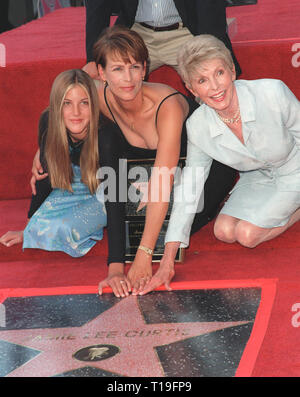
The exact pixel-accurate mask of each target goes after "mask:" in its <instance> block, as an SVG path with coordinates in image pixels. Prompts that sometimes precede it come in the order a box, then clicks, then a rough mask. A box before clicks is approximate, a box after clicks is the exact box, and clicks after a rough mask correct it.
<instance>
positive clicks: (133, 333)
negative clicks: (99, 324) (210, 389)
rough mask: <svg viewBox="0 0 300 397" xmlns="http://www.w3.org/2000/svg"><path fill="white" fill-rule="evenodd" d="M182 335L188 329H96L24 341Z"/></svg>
mask: <svg viewBox="0 0 300 397" xmlns="http://www.w3.org/2000/svg"><path fill="white" fill-rule="evenodd" d="M158 335H160V336H184V337H188V336H189V335H191V332H190V331H189V330H188V329H177V328H170V329H163V330H162V329H150V330H128V331H124V332H123V333H122V332H120V331H114V330H113V331H97V332H96V333H91V332H85V333H84V334H83V335H80V336H79V337H78V336H75V335H72V334H62V335H55V336H53V335H52V336H48V335H35V336H29V338H26V340H25V341H26V342H28V341H66V342H67V341H71V340H75V339H76V340H78V339H114V338H118V337H125V338H147V337H150V336H158Z"/></svg>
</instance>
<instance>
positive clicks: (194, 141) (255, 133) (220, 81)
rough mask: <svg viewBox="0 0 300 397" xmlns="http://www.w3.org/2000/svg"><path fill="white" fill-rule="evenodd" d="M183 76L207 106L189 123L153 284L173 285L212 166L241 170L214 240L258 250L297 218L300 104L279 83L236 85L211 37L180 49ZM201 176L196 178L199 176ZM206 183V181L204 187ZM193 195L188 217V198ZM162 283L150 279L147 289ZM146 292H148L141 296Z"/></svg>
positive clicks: (264, 81)
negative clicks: (169, 281)
mask: <svg viewBox="0 0 300 397" xmlns="http://www.w3.org/2000/svg"><path fill="white" fill-rule="evenodd" d="M178 58H179V59H178V61H179V71H180V74H181V77H182V78H183V80H184V82H185V84H186V86H187V88H188V89H189V90H190V91H191V92H192V93H193V94H194V95H195V96H197V97H199V98H200V100H201V101H202V102H203V104H202V106H200V107H199V108H198V109H197V110H196V111H195V112H194V113H193V114H192V116H191V117H190V118H189V119H188V121H187V133H188V147H187V161H186V169H185V170H184V172H183V175H182V179H181V182H180V184H179V186H177V188H176V189H175V192H176V190H177V191H179V192H180V198H178V197H177V198H176V193H175V197H174V205H173V209H172V214H171V218H170V222H169V227H168V231H167V235H166V247H165V253H164V257H163V259H162V261H161V264H160V268H159V271H158V273H157V275H156V277H158V276H160V277H161V278H163V279H167V278H169V279H170V278H172V277H173V275H174V257H175V254H176V252H177V249H178V247H179V246H182V247H186V246H188V244H189V237H190V229H191V224H192V221H193V218H194V215H195V211H196V210H197V206H198V203H197V201H198V200H199V197H200V196H201V186H202V185H203V183H201V181H197V178H195V175H196V173H195V172H194V173H193V172H190V170H191V169H192V170H193V169H194V170H195V169H196V168H198V169H202V170H203V172H204V174H203V179H204V181H205V179H206V178H207V175H208V173H209V169H210V166H211V163H212V160H213V159H216V160H218V161H220V162H222V163H224V164H227V165H229V166H230V167H232V168H235V169H237V170H238V171H239V176H240V177H239V180H238V182H237V183H236V185H235V187H234V189H233V190H232V192H231V194H230V196H229V199H228V200H227V202H226V203H225V205H224V206H223V208H222V210H221V211H220V213H219V215H218V217H217V219H216V221H215V225H214V234H215V236H216V238H218V239H219V240H222V241H224V242H227V243H233V242H238V243H240V244H242V245H243V246H246V247H250V248H254V247H256V246H257V245H258V244H260V243H262V242H264V241H267V240H270V239H272V238H274V237H276V236H278V235H279V234H281V233H283V232H284V231H285V230H287V229H288V228H289V227H290V226H291V225H293V224H294V223H295V222H296V221H298V220H299V218H300V209H299V208H300V103H299V101H298V100H297V98H296V97H295V96H294V95H293V93H292V92H291V91H290V90H289V88H288V87H287V86H286V85H285V84H284V83H283V82H282V81H279V80H272V79H261V80H254V81H246V80H238V81H236V80H235V77H236V76H235V69H234V64H233V61H232V58H231V55H230V53H229V51H228V50H227V49H226V47H225V46H224V44H223V43H222V42H220V41H219V40H218V39H216V38H215V37H213V36H210V35H200V36H196V37H194V38H192V39H191V40H190V41H189V42H188V43H187V44H185V45H184V46H183V48H182V49H181V51H180V53H179V56H178ZM198 174H199V173H198ZM202 182H203V181H202ZM186 186H188V187H189V188H190V187H191V186H192V187H193V189H188V190H189V191H191V192H195V191H197V192H198V193H197V195H196V196H195V195H194V202H193V204H194V206H193V208H194V209H193V210H192V211H191V201H192V200H191V197H189V193H188V192H187V190H186V189H185V187H186ZM156 284H159V280H157V279H156V280H155V279H154V278H153V280H152V283H151V284H150V285H149V286H148V289H149V290H150V289H151V288H153V287H155V285H156ZM144 292H147V291H144Z"/></svg>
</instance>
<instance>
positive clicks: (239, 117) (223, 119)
mask: <svg viewBox="0 0 300 397" xmlns="http://www.w3.org/2000/svg"><path fill="white" fill-rule="evenodd" d="M217 115H218V116H219V118H220V119H221V120H222V121H223V122H224V123H229V124H233V123H238V122H239V121H240V119H241V113H240V109H239V108H238V110H237V112H236V113H235V115H234V116H233V118H232V119H226V118H224V117H222V116H221V115H220V114H219V113H218V112H217Z"/></svg>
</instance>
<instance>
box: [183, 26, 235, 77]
mask: <svg viewBox="0 0 300 397" xmlns="http://www.w3.org/2000/svg"><path fill="white" fill-rule="evenodd" d="M214 58H221V59H222V60H223V61H224V62H225V63H226V64H227V65H228V66H229V68H230V69H231V70H232V69H233V67H234V63H233V59H232V56H231V53H230V51H229V50H228V48H227V47H226V46H225V44H224V43H223V41H221V40H219V39H217V38H216V37H215V36H212V35H209V34H201V35H199V36H194V37H193V38H192V39H190V40H188V41H187V42H186V43H185V44H184V45H183V46H182V47H181V48H180V50H179V52H178V55H177V62H178V72H179V74H180V76H181V78H182V80H183V81H184V82H185V83H187V84H190V82H191V80H192V79H193V77H194V75H195V74H196V72H197V70H198V69H199V68H201V64H202V63H203V62H205V61H208V60H210V59H214Z"/></svg>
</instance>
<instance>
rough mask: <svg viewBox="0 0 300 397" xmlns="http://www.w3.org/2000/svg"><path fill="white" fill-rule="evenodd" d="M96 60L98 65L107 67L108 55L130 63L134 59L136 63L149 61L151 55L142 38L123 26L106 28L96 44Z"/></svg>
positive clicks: (94, 50) (94, 52)
mask: <svg viewBox="0 0 300 397" xmlns="http://www.w3.org/2000/svg"><path fill="white" fill-rule="evenodd" d="M93 54H94V59H95V62H96V65H97V66H98V65H101V66H102V67H103V68H105V67H106V63H107V55H108V54H110V55H112V56H116V57H121V58H122V59H123V60H124V61H125V62H129V59H130V57H132V58H133V59H134V60H135V61H136V62H141V63H142V64H143V63H144V62H147V61H148V57H149V53H148V49H147V47H146V44H145V43H144V40H143V39H142V37H141V36H140V35H139V34H138V33H136V32H135V31H134V30H131V29H129V28H126V27H124V26H121V25H114V26H112V27H109V28H106V29H105V30H104V31H103V32H102V33H101V35H100V37H99V39H98V40H97V41H96V43H95V44H94V48H93Z"/></svg>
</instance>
